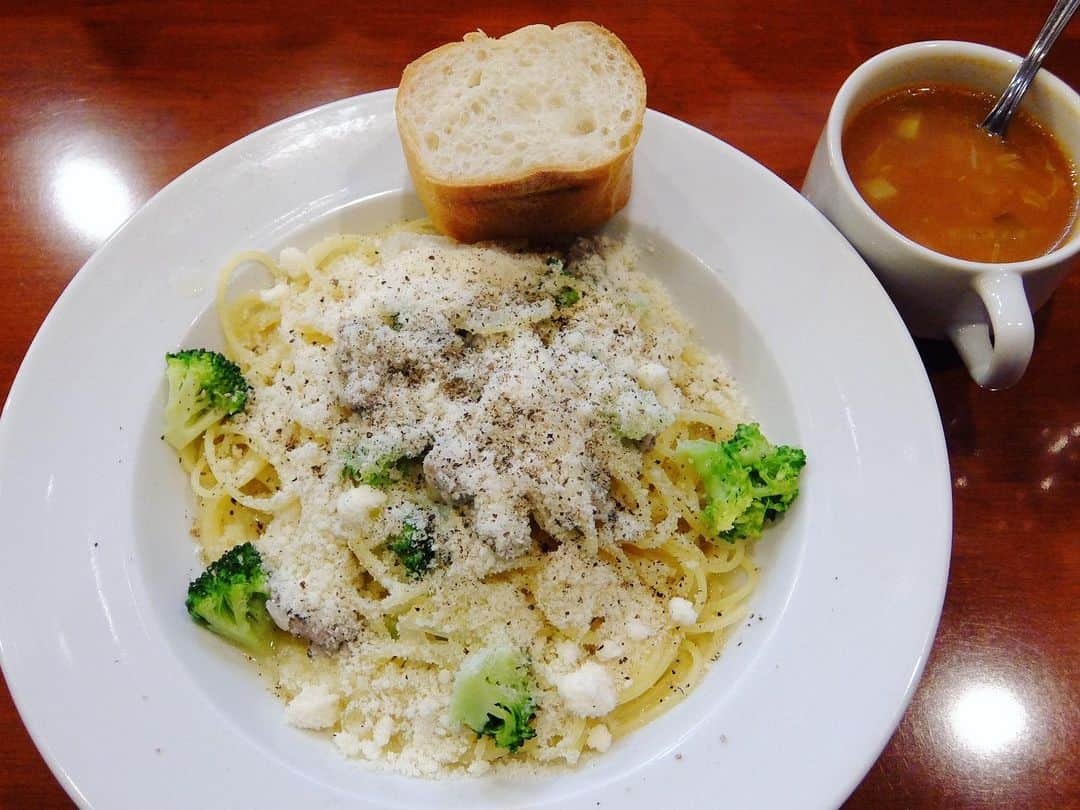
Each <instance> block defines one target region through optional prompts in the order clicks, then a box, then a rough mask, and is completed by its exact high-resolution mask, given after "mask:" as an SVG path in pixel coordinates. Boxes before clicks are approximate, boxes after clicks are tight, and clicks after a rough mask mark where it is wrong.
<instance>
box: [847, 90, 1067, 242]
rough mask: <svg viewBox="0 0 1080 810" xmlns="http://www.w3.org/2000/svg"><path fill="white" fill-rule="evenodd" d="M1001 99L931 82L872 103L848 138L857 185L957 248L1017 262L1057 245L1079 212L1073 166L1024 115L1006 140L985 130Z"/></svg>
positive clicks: (873, 201) (885, 215) (877, 206)
mask: <svg viewBox="0 0 1080 810" xmlns="http://www.w3.org/2000/svg"><path fill="white" fill-rule="evenodd" d="M993 102H994V99H993V97H991V96H990V95H988V94H982V93H977V92H974V91H971V90H968V89H965V88H961V87H954V86H949V85H925V86H916V87H908V88H903V89H900V90H896V91H893V92H891V93H889V94H887V95H885V96H882V97H881V98H879V99H877V100H875V101H873V102H871V103H870V104H868V105H867V106H866V107H864V108H863V109H862V110H860V111H859V112H858V113H857V114H856V115H855V117H854V118H853V119H852V120H851V121H850V122H849V123H848V125H847V128H846V129H845V131H844V137H843V152H844V160H845V162H846V164H847V168H848V172H849V174H850V175H851V179H852V180H853V181H854V182H855V186H856V187H857V188H858V189H859V193H860V194H861V195H862V196H863V198H864V199H865V200H866V201H867V203H869V204H870V207H871V208H873V209H874V210H875V211H876V212H877V213H878V215H879V216H881V218H882V219H884V220H885V221H886V222H888V223H889V225H891V226H892V227H893V228H895V229H896V230H898V231H900V232H901V233H903V234H904V235H905V236H907V237H909V238H910V239H913V240H915V241H916V242H919V243H920V244H923V245H925V246H927V247H928V248H930V249H931V250H936V251H938V252H940V253H946V254H948V255H950V256H956V257H958V258H961V259H970V260H972V261H977V262H1015V261H1022V260H1024V259H1032V258H1035V257H1036V256H1041V255H1043V254H1044V253H1047V252H1048V251H1050V250H1052V249H1053V248H1054V247H1055V246H1056V245H1058V244H1059V243H1060V242H1061V240H1062V239H1063V238H1064V237H1065V236H1066V235H1067V234H1068V232H1069V228H1070V227H1071V225H1072V223H1073V220H1074V218H1075V216H1076V200H1077V195H1076V184H1075V177H1074V168H1073V166H1072V163H1071V162H1070V161H1069V159H1068V157H1066V155H1065V154H1064V152H1062V150H1061V147H1060V146H1059V145H1058V143H1057V141H1056V140H1055V139H1054V137H1053V135H1051V134H1050V132H1049V131H1048V130H1047V129H1046V128H1045V127H1043V126H1042V125H1041V124H1040V123H1039V122H1038V121H1035V120H1034V119H1033V118H1031V117H1030V116H1028V115H1026V114H1023V113H1021V114H1019V115H1017V116H1016V117H1015V118H1014V119H1013V121H1012V123H1011V124H1010V125H1009V130H1008V133H1007V139H1006V140H1001V139H999V138H996V137H994V136H992V135H990V134H989V133H987V132H985V131H984V130H982V129H979V127H978V124H979V122H980V121H982V120H983V118H984V117H985V116H986V113H987V112H989V111H990V108H991V106H993Z"/></svg>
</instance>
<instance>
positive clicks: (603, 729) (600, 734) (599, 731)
mask: <svg viewBox="0 0 1080 810" xmlns="http://www.w3.org/2000/svg"><path fill="white" fill-rule="evenodd" d="M611 741H612V736H611V732H610V731H608V727H607V726H605V725H604V724H603V723H601V724H600V725H596V726H593V727H592V728H591V729H589V736H588V737H586V738H585V744H586V745H588V746H589V748H591V749H593V750H594V751H599V752H600V753H601V754H602V753H604V752H605V751H607V750H608V749H609V748H611Z"/></svg>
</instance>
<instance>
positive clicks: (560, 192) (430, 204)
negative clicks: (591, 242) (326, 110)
mask: <svg viewBox="0 0 1080 810" xmlns="http://www.w3.org/2000/svg"><path fill="white" fill-rule="evenodd" d="M405 155H406V159H407V161H408V163H409V172H410V173H411V174H412V177H413V181H414V182H415V184H416V191H417V194H418V195H419V196H420V201H421V202H422V203H423V205H424V208H425V209H427V212H428V215H429V216H430V217H431V220H432V222H433V223H434V225H435V227H436V228H438V229H439V230H440V231H442V232H443V233H445V234H447V235H448V236H452V237H453V238H454V239H457V240H458V241H459V242H480V241H484V240H488V239H507V238H521V237H525V238H527V239H530V240H532V241H543V240H558V239H560V238H565V237H568V236H573V235H575V234H580V233H587V232H589V231H593V230H596V229H597V228H599V227H600V226H602V225H603V224H604V223H605V222H607V221H608V220H609V219H610V218H611V217H612V216H613V215H614V214H615V213H616V212H617V211H619V210H620V209H621V208H623V207H624V206H625V205H626V203H627V201H628V200H629V199H630V183H631V176H632V173H633V152H632V150H627V151H626V152H624V153H623V154H621V155H618V156H617V157H616V158H615V159H614V160H613V161H611V162H610V163H608V164H606V165H604V166H603V167H599V168H596V169H591V170H589V171H585V172H580V171H579V172H571V171H559V170H548V171H543V172H537V173H536V174H532V175H530V176H529V177H526V178H523V179H521V180H514V181H509V182H505V183H496V184H485V185H478V186H455V185H448V184H443V183H438V182H435V181H431V180H429V179H428V178H426V177H424V174H423V170H422V169H421V167H420V166H419V165H417V163H416V161H415V160H414V158H413V156H412V155H411V153H410V151H409V150H408V149H406V150H405Z"/></svg>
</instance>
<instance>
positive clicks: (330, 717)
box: [285, 684, 341, 729]
mask: <svg viewBox="0 0 1080 810" xmlns="http://www.w3.org/2000/svg"><path fill="white" fill-rule="evenodd" d="M340 700H341V697H340V696H339V695H336V694H334V693H333V692H331V691H330V690H329V689H327V688H326V687H325V686H323V685H322V684H311V685H308V686H305V687H304V688H303V689H301V690H300V692H299V694H297V695H296V697H294V698H293V699H292V700H290V701H289V704H288V705H287V706H286V707H285V722H287V723H288V724H289V725H291V726H296V727H297V728H308V729H323V728H330V727H331V726H333V725H334V724H335V723H337V721H338V716H339V714H340V708H339V705H338V704H339V702H340Z"/></svg>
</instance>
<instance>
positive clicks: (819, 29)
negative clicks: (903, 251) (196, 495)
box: [0, 0, 1080, 810]
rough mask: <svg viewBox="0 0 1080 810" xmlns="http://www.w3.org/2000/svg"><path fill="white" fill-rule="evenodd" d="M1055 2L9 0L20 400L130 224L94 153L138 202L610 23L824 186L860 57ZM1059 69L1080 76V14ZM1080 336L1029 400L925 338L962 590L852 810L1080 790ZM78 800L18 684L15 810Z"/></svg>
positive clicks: (1027, 28)
mask: <svg viewBox="0 0 1080 810" xmlns="http://www.w3.org/2000/svg"><path fill="white" fill-rule="evenodd" d="M1049 7H1050V2H1049V0H1040V2H1035V3H1016V2H1012V1H1011V0H956V2H950V3H945V2H941V0H932V1H931V0H891V1H890V2H883V0H865V1H864V2H860V3H850V2H844V1H843V0H820V1H819V2H815V3H806V2H794V0H776V2H772V3H762V2H760V0H728V2H725V3H698V2H672V1H670V0H668V1H666V2H665V1H664V0H654V2H650V3H641V4H631V3H624V4H621V5H619V6H616V5H614V4H606V3H596V2H581V3H573V4H570V3H563V2H558V1H557V0H547V2H543V3H540V2H529V3H515V4H513V5H512V6H510V5H509V4H503V3H493V2H457V3H449V4H448V3H442V2H438V3H436V2H425V3H392V2H383V3H380V4H377V5H376V4H371V5H370V6H366V5H365V4H363V3H326V2H308V3H262V4H255V3H215V2H195V1H194V0H190V1H185V0H163V1H162V2H155V3H139V2H128V3H96V2H87V3H80V4H75V3H72V4H63V3H50V2H33V3H17V2H11V1H10V0H9V2H7V3H4V4H3V5H2V6H0V201H2V203H0V278H2V282H3V289H4V290H5V295H3V296H0V398H4V397H6V395H7V392H8V390H9V388H10V386H11V382H12V380H13V378H14V375H15V372H16V370H17V368H18V364H19V362H20V361H21V359H22V357H23V354H24V353H25V351H26V349H27V347H28V346H29V343H30V340H31V339H32V337H33V335H34V332H35V331H36V330H37V328H38V326H39V325H40V324H41V321H42V320H43V318H44V317H45V315H46V313H47V312H48V310H49V308H50V306H51V305H52V304H53V302H54V301H55V300H56V298H57V296H58V295H59V294H60V292H61V291H62V290H63V288H64V286H65V285H66V284H67V282H68V281H69V280H70V279H71V277H72V276H73V275H74V274H75V272H76V271H77V270H78V269H79V267H80V266H81V265H82V263H83V262H84V261H85V260H86V258H87V257H88V256H89V255H90V253H91V252H92V251H93V250H94V249H95V247H97V245H98V244H100V242H101V241H102V238H103V237H104V235H105V234H104V233H102V232H101V230H102V229H105V230H107V229H108V227H109V225H110V223H109V222H108V221H105V222H99V223H96V225H95V227H94V228H87V227H86V226H85V224H83V225H79V224H78V223H77V222H76V221H75V220H74V219H73V218H72V217H71V216H70V215H65V209H64V205H63V200H62V199H61V196H62V195H60V194H59V193H58V183H59V182H60V180H59V179H58V178H59V172H61V170H62V169H63V168H64V167H66V166H67V167H70V166H71V165H72V161H77V160H79V159H83V160H84V161H91V162H94V161H96V162H97V163H96V165H105V166H108V167H109V168H110V170H111V171H113V172H115V173H116V174H117V175H118V176H119V177H121V178H122V180H123V183H124V184H126V189H125V190H124V193H126V195H127V199H126V201H123V200H121V202H123V203H124V205H119V206H118V209H123V208H124V207H125V205H127V206H128V207H131V206H137V205H138V204H141V203H142V202H144V201H145V200H147V199H148V198H149V197H150V196H151V195H152V194H153V193H154V192H155V191H157V190H158V189H160V188H162V187H163V186H164V185H165V184H166V183H168V182H169V181H170V180H171V179H172V178H173V177H175V176H176V175H178V174H179V173H180V172H182V171H184V170H185V169H186V168H187V167H189V166H191V165H192V164H193V163H195V162H197V161H198V160H200V159H201V158H203V157H205V156H207V155H209V154H211V153H212V152H214V151H216V150H218V149H220V148H221V147H223V146H225V145H226V144H228V143H230V142H231V141H233V140H235V139H237V138H239V137H240V136H242V135H244V134H246V133H248V132H250V131H251V130H253V129H256V128H258V127H261V126H263V125H265V124H268V123H270V122H272V121H275V120H277V119H279V118H282V117H284V116H287V115H290V114H292V113H295V112H297V111H299V110H303V109H306V108H309V107H312V106H315V105H318V104H322V103H324V102H327V101H332V100H334V99H338V98H341V97H343V96H348V95H352V94H355V93H362V92H365V91H368V90H375V89H379V88H383V87H390V86H393V85H396V84H397V80H398V77H399V75H400V71H401V69H402V67H403V66H404V65H405V63H407V62H408V61H409V60H410V59H412V58H414V57H416V56H417V55H419V54H420V53H422V52H424V51H425V50H427V49H429V48H431V47H432V46H434V45H436V44H438V43H441V42H443V41H446V40H451V39H456V38H458V37H460V36H461V34H463V33H464V32H465V31H467V30H470V29H475V28H482V29H484V30H485V31H487V32H488V33H491V34H502V33H504V32H506V31H508V30H510V29H512V28H516V27H518V26H519V25H522V24H525V23H529V22H536V21H543V22H552V23H554V22H561V21H565V20H567V19H595V20H597V21H599V22H602V23H604V24H606V25H607V26H609V27H610V28H612V29H614V30H615V31H616V32H617V33H618V34H619V35H620V36H621V37H622V38H623V39H624V40H625V41H626V42H627V44H628V45H629V46H630V48H631V50H632V51H633V52H634V53H635V54H636V55H637V57H638V59H639V60H640V62H641V64H642V66H643V68H644V70H645V73H646V75H647V77H648V81H649V101H650V105H651V106H653V107H655V108H657V109H659V110H662V111H664V112H667V113H670V114H672V115H675V116H678V117H679V118H682V119H684V120H686V121H689V122H690V123H692V124H695V125H697V126H699V127H702V128H703V129H706V130H708V131H709V132H712V133H714V134H715V135H717V136H719V137H721V138H723V139H725V140H726V141H728V142H729V143H731V144H733V145H734V146H736V147H738V148H739V149H741V150H743V151H745V152H746V153H748V154H749V155H751V156H753V157H754V158H756V159H757V160H759V161H761V162H762V163H764V164H765V165H766V166H768V167H769V168H771V169H772V170H773V171H774V172H776V173H777V174H778V175H780V177H782V178H783V179H784V180H786V181H788V182H789V183H791V184H793V185H796V186H798V185H799V184H800V183H801V182H802V179H803V175H804V173H805V171H806V166H807V163H808V161H809V157H810V153H811V150H812V148H813V145H814V142H815V140H816V139H817V136H818V132H819V131H820V128H821V126H822V123H823V122H824V120H825V115H826V113H827V111H828V108H829V105H830V102H831V99H832V97H833V94H834V93H835V92H836V90H837V88H838V87H839V85H840V83H841V82H842V80H843V79H844V77H845V76H846V75H847V74H848V73H849V72H850V71H851V70H852V69H854V68H855V67H856V66H857V65H858V64H859V63H860V62H862V61H863V60H865V59H866V58H868V57H869V56H871V55H873V54H874V53H877V52H878V51H880V50H883V49H885V48H887V47H889V46H892V45H896V44H900V43H903V42H910V41H915V40H920V39H967V40H974V41H979V42H985V43H989V44H992V45H996V46H999V47H1003V48H1006V49H1009V50H1013V51H1024V50H1025V49H1026V48H1027V46H1028V44H1029V42H1030V40H1031V38H1032V37H1033V36H1034V34H1035V32H1036V31H1037V30H1038V28H1039V26H1040V24H1041V20H1042V17H1043V16H1044V15H1045V13H1046V12H1047V11H1048V10H1049ZM1047 67H1049V68H1050V69H1051V70H1053V71H1054V72H1056V73H1057V74H1058V75H1059V76H1061V77H1062V78H1063V79H1065V81H1066V82H1068V83H1069V84H1071V85H1073V86H1074V87H1075V86H1077V85H1080V23H1076V24H1075V25H1074V26H1073V27H1072V28H1071V29H1069V30H1067V31H1066V32H1065V34H1064V36H1063V37H1062V39H1061V41H1060V42H1059V44H1058V46H1057V47H1056V49H1055V51H1054V53H1053V54H1052V55H1051V56H1050V58H1049V60H1048V62H1047ZM83 165H86V164H85V163H84V164H83ZM111 224H113V225H115V224H117V223H111ZM1078 347H1080V276H1078V275H1076V274H1074V275H1073V276H1072V277H1071V278H1069V279H1068V280H1067V281H1066V282H1065V284H1064V285H1063V286H1062V287H1061V288H1060V289H1059V291H1058V292H1057V294H1056V296H1055V297H1054V299H1053V300H1052V302H1051V304H1050V305H1049V306H1048V307H1047V308H1046V309H1045V310H1044V311H1043V312H1042V313H1040V316H1039V319H1038V344H1037V348H1036V354H1035V357H1034V360H1033V361H1032V364H1031V367H1030V368H1029V370H1028V372H1027V375H1026V376H1025V377H1024V379H1023V381H1022V382H1021V383H1020V385H1018V386H1017V387H1016V388H1015V389H1013V390H1010V391H1006V392H999V393H989V392H986V391H983V390H981V389H979V388H978V387H976V386H975V385H974V384H973V383H972V382H971V381H970V380H969V379H968V377H967V375H966V373H965V371H964V369H963V368H962V366H961V365H960V363H959V361H958V359H957V357H956V355H955V353H954V352H953V351H952V350H951V348H949V347H947V346H945V345H942V344H938V343H932V342H927V343H923V344H921V345H920V351H921V352H922V356H923V359H924V361H925V363H926V366H927V368H928V370H929V373H930V378H931V381H932V383H933V387H934V391H935V394H936V396H937V400H938V405H939V407H940V409H941V414H942V420H943V423H944V425H945V431H946V435H947V439H948V444H949V455H950V460H951V464H952V476H953V480H954V495H955V537H954V550H953V557H952V569H951V574H950V581H949V591H948V596H947V598H946V602H945V611H944V614H943V616H942V621H941V627H940V631H939V634H938V638H937V642H936V645H935V647H934V650H933V653H932V654H931V657H930V661H929V664H928V666H927V670H926V675H925V678H924V679H923V681H922V683H921V685H920V686H919V689H918V692H917V694H916V697H915V700H914V702H913V703H912V705H911V707H910V708H909V710H908V711H907V713H906V715H905V716H904V719H903V722H902V723H901V725H900V728H899V729H898V731H897V732H896V734H895V736H894V737H893V739H892V741H891V742H890V743H889V745H888V747H887V748H886V750H885V752H884V753H883V754H882V756H881V758H880V759H879V760H878V762H877V763H876V764H875V765H874V767H873V768H872V770H871V771H870V773H869V774H868V775H867V776H866V778H865V780H864V781H863V783H862V784H861V785H860V786H859V787H858V788H857V790H856V791H855V793H854V794H853V795H852V797H851V799H850V800H849V802H848V806H849V807H851V808H892V807H896V808H901V807H903V808H908V807H989V806H997V807H1029V808H1043V807H1047V808H1050V807H1052V808H1059V807H1067V806H1073V807H1075V806H1080V767H1078V764H1077V763H1078V761H1080V757H1078V755H1080V611H1078V610H1077V606H1078V604H1080V528H1078V525H1077V524H1078V517H1080V508H1078V506H1077V504H1078V502H1080V351H1078ZM0 564H2V563H0ZM995 723H996V724H997V725H995ZM822 734H828V729H822ZM88 743H89V741H88ZM808 754H809V752H808ZM118 767H121V763H118ZM70 806H71V805H70V801H69V800H68V799H67V797H66V796H65V794H64V792H63V790H62V789H61V788H60V787H59V785H58V784H57V782H56V781H55V779H54V777H53V776H52V775H51V774H50V772H49V771H48V769H47V768H46V766H45V765H44V763H43V762H42V760H41V757H40V756H39V754H38V753H37V751H36V750H35V748H34V746H33V744H32V742H31V740H30V738H29V736H28V735H27V733H26V731H25V730H24V728H23V726H22V724H21V722H20V721H19V718H18V716H17V714H16V712H15V709H14V707H13V705H12V703H11V700H10V698H9V697H8V693H7V691H6V688H0V807H2V808H23V807H33V808H42V809H43V810H44V809H45V808H59V807H70Z"/></svg>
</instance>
